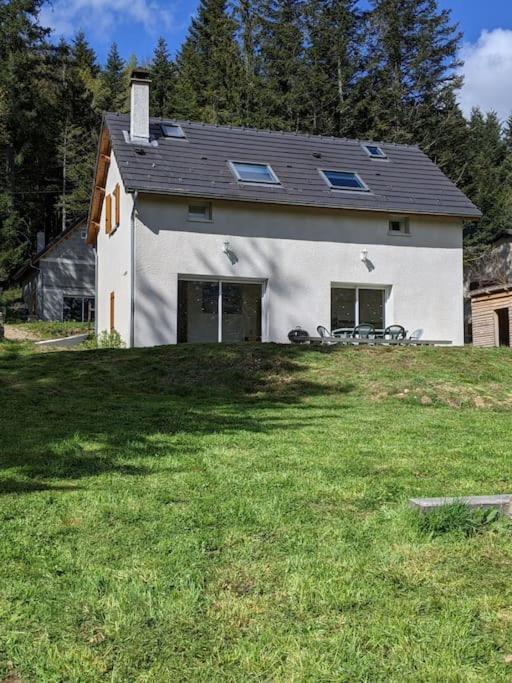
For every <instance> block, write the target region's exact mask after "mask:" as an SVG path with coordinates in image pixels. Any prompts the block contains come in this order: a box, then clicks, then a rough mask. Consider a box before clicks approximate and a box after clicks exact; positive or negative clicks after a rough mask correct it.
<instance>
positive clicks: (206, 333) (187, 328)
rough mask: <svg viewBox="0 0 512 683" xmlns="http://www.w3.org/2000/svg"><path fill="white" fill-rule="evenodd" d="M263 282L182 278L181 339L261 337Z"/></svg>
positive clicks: (193, 340) (259, 339)
mask: <svg viewBox="0 0 512 683" xmlns="http://www.w3.org/2000/svg"><path fill="white" fill-rule="evenodd" d="M261 295H262V285H261V284H259V283H253V282H229V281H215V280H209V281H206V280H204V281H203V280H179V282H178V342H221V341H223V342H241V341H261Z"/></svg>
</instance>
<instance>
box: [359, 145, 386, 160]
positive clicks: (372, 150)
mask: <svg viewBox="0 0 512 683" xmlns="http://www.w3.org/2000/svg"><path fill="white" fill-rule="evenodd" d="M363 149H364V150H365V151H366V154H368V156H369V157H371V158H372V159H387V158H388V157H387V155H386V153H385V152H384V151H383V150H382V148H381V147H378V145H363Z"/></svg>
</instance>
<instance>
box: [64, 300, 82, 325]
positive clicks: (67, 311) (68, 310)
mask: <svg viewBox="0 0 512 683" xmlns="http://www.w3.org/2000/svg"><path fill="white" fill-rule="evenodd" d="M82 303H83V299H82V298H81V297H75V296H65V297H64V299H63V305H62V319H63V320H64V321H73V322H82V321H83V317H82Z"/></svg>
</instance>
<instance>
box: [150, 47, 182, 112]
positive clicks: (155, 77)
mask: <svg viewBox="0 0 512 683" xmlns="http://www.w3.org/2000/svg"><path fill="white" fill-rule="evenodd" d="M175 78H176V75H175V68H174V64H173V63H172V60H171V58H170V57H169V51H168V49H167V43H166V42H165V39H164V38H159V40H158V43H157V45H156V47H155V51H154V53H153V59H152V61H151V89H150V109H151V115H152V116H159V117H162V118H165V117H168V116H171V115H172V113H173V100H174V88H175Z"/></svg>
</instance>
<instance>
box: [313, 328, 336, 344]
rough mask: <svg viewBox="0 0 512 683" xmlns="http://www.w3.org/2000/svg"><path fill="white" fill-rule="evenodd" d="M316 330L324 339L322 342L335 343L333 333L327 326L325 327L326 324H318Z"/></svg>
mask: <svg viewBox="0 0 512 683" xmlns="http://www.w3.org/2000/svg"><path fill="white" fill-rule="evenodd" d="M316 331H317V332H318V336H319V337H320V339H321V340H322V344H334V341H333V334H332V332H330V331H329V330H328V329H327V327H324V325H318V327H317V328H316Z"/></svg>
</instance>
